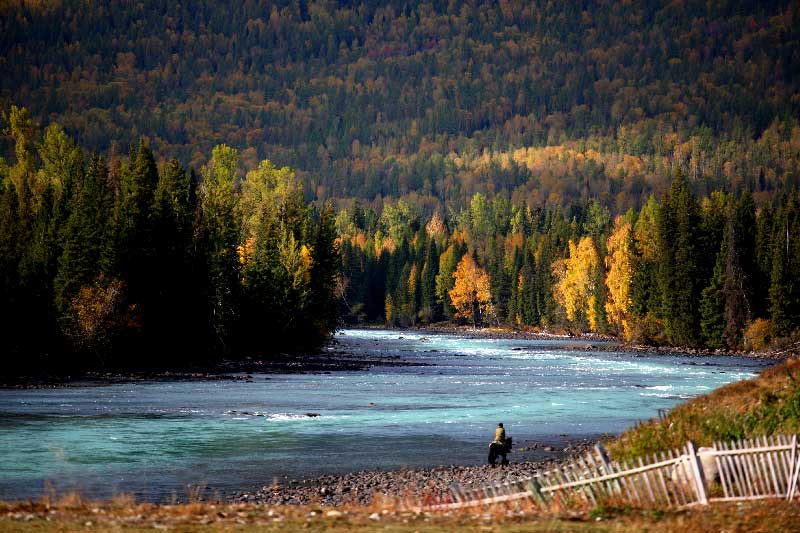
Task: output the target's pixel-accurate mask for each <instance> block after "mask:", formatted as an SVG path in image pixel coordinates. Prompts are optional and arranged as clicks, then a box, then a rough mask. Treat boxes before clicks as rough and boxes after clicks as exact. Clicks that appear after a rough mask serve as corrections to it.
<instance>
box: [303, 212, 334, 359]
mask: <svg viewBox="0 0 800 533" xmlns="http://www.w3.org/2000/svg"><path fill="white" fill-rule="evenodd" d="M336 237H337V235H336V216H335V213H334V211H333V206H332V205H331V204H330V203H326V204H325V205H324V206H323V207H322V209H321V210H320V214H319V221H318V223H317V229H316V232H315V234H314V240H313V243H312V246H311V272H310V275H311V278H310V284H309V303H308V305H307V309H308V311H309V313H310V316H311V317H313V322H312V323H313V328H312V330H311V332H310V336H309V340H310V341H311V342H310V346H312V347H319V346H321V344H322V342H323V341H325V340H327V339H328V338H329V337H330V335H331V333H333V331H334V330H335V329H336V327H337V326H338V325H339V300H338V294H337V288H338V287H337V281H338V274H339V265H340V264H341V257H340V256H339V246H338V245H337V243H336Z"/></svg>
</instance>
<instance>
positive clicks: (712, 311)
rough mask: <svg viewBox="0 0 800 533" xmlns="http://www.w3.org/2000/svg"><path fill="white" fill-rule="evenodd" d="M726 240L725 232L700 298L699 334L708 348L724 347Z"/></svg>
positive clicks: (726, 234)
mask: <svg viewBox="0 0 800 533" xmlns="http://www.w3.org/2000/svg"><path fill="white" fill-rule="evenodd" d="M727 240H728V231H726V232H725V240H724V241H723V242H722V243H721V245H720V249H719V251H718V252H717V254H716V258H717V259H716V264H715V266H714V275H713V276H712V277H711V281H710V283H709V285H708V286H707V287H705V288H704V289H703V291H702V293H701V297H700V332H701V334H702V336H703V342H704V343H705V345H706V346H708V347H709V348H721V347H722V346H723V345H724V335H723V334H724V331H725V316H724V314H725V297H724V288H725V283H726V276H725V270H726V268H725V264H726V258H727V257H728V251H727V249H728V245H727Z"/></svg>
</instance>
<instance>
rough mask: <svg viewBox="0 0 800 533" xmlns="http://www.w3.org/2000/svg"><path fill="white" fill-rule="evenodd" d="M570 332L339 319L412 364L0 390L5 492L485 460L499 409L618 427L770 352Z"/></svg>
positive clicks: (567, 431) (372, 347)
mask: <svg viewBox="0 0 800 533" xmlns="http://www.w3.org/2000/svg"><path fill="white" fill-rule="evenodd" d="M574 344H575V341H573V340H569V339H564V340H549V339H548V340H522V339H488V338H473V337H463V336H458V335H442V334H425V333H419V332H398V331H387V330H344V331H341V332H339V333H338V334H337V335H336V344H335V346H334V347H332V348H331V349H332V350H333V349H334V348H335V350H338V351H345V352H349V353H355V354H360V355H381V356H384V357H385V356H399V357H401V358H402V359H403V360H406V361H408V362H410V363H416V365H412V366H382V367H374V368H372V369H370V370H365V371H337V372H331V373H324V374H313V373H312V374H286V375H276V374H254V375H253V379H252V380H251V381H175V382H164V381H153V382H136V383H129V384H115V385H108V386H91V387H89V386H87V387H68V388H59V389H28V390H12V389H6V390H0V458H2V459H1V460H0V498H2V499H11V500H16V499H25V498H37V497H39V496H41V495H42V494H43V493H46V492H47V491H48V490H51V489H55V490H56V491H58V492H59V493H62V492H64V491H67V490H79V491H81V492H82V493H83V494H85V495H87V496H91V497H109V496H112V495H114V494H116V493H133V494H134V495H135V496H136V497H137V498H139V499H146V500H151V501H169V500H170V499H173V498H177V499H179V500H185V499H186V498H187V494H188V493H190V492H192V491H193V490H195V488H197V487H206V489H205V490H206V494H218V495H220V496H223V497H224V496H226V495H230V494H233V493H235V492H237V491H240V490H251V489H252V488H255V487H261V486H263V485H265V484H270V483H272V482H273V480H274V479H276V478H277V479H279V480H283V479H287V478H288V479H301V478H305V477H309V476H315V475H320V474H327V473H343V472H347V471H353V470H362V469H392V468H401V467H417V466H434V465H440V464H477V463H481V462H482V461H484V460H485V452H486V444H487V443H488V442H489V441H490V440H491V438H492V436H493V434H494V427H495V426H496V424H497V422H500V421H502V422H504V423H505V427H506V428H507V432H508V434H510V435H513V436H514V438H515V441H516V442H521V441H524V440H538V441H543V442H550V441H553V440H557V439H558V438H559V437H560V436H563V435H569V436H571V437H584V436H585V437H593V436H597V435H600V434H603V433H618V432H620V431H622V430H623V429H624V428H625V427H626V426H628V425H629V424H631V423H633V422H635V421H637V420H640V419H647V418H650V417H653V416H656V415H657V413H658V411H659V410H660V409H669V408H671V407H672V406H674V405H675V404H677V403H679V402H680V401H682V400H684V399H687V398H691V397H693V396H695V395H698V394H703V393H706V392H709V391H711V390H713V389H715V388H717V387H719V386H721V385H724V384H726V383H730V382H733V381H737V380H741V379H746V378H750V377H753V376H755V375H756V374H757V373H758V371H759V370H760V369H761V368H762V367H763V366H764V363H763V362H761V361H758V360H754V359H747V358H738V357H682V356H665V355H642V354H630V353H622V352H604V351H596V352H595V351H580V350H575V349H569V350H567V349H564V347H566V346H567V345H574ZM308 414H313V415H318V416H308ZM511 459H512V460H513V459H514V456H513V454H512V456H511ZM191 487H194V488H191Z"/></svg>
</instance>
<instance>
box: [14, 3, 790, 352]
mask: <svg viewBox="0 0 800 533" xmlns="http://www.w3.org/2000/svg"><path fill="white" fill-rule="evenodd" d="M0 14H1V15H2V16H0V31H2V35H3V37H2V38H1V39H0V65H2V67H3V73H4V75H3V76H2V77H0V105H1V106H2V109H3V110H4V111H5V113H4V115H3V122H4V123H3V127H4V132H5V133H6V135H4V136H3V137H2V139H0V152H2V154H3V155H4V158H3V159H2V160H1V161H0V179H1V180H2V197H0V200H2V207H0V216H2V220H0V239H2V242H0V247H2V251H1V253H0V261H2V265H0V269H2V273H1V274H0V275H2V280H0V281H2V289H1V290H2V291H3V294H2V310H1V311H0V312H2V316H1V317H0V321H1V322H0V323H2V324H3V326H4V329H6V330H7V331H8V333H5V332H4V333H3V335H4V338H7V339H9V341H8V345H9V346H10V347H11V351H10V352H9V353H31V354H38V355H40V356H41V358H44V359H45V360H47V361H50V362H55V361H58V360H59V358H60V357H62V356H61V355H48V354H64V353H66V354H73V355H74V357H76V358H78V359H76V360H81V361H86V362H87V364H90V365H92V364H96V363H97V362H98V361H99V362H102V363H103V364H113V363H115V362H116V363H119V362H125V363H133V364H137V363H138V362H139V361H136V358H142V357H144V358H147V357H149V358H151V359H153V360H158V361H163V360H165V359H164V358H163V357H162V356H163V354H164V353H174V354H175V355H174V356H173V358H174V359H175V360H178V358H180V357H190V356H189V355H188V354H189V353H200V354H203V356H204V357H211V356H212V355H219V354H229V355H231V354H235V355H238V356H241V355H244V354H250V353H254V352H258V351H259V350H264V349H265V348H264V347H265V346H269V349H270V350H278V349H290V348H298V347H313V346H318V345H319V343H320V342H322V341H323V340H324V339H325V338H326V336H327V335H328V333H329V332H330V331H331V330H332V329H333V328H334V327H335V326H336V324H337V320H338V317H340V316H341V317H342V318H343V319H344V320H346V321H348V322H351V323H358V322H371V323H388V324H391V325H412V324H426V323H431V322H437V321H440V320H457V321H462V322H465V323H470V324H475V325H477V324H479V323H480V324H493V323H507V324H513V325H516V326H518V327H533V328H544V329H547V330H551V331H557V330H558V331H564V330H568V331H572V332H583V331H595V332H603V333H613V334H617V335H620V336H621V337H623V338H625V339H626V340H630V341H644V342H651V343H667V344H680V345H693V346H707V347H713V348H716V347H730V348H739V347H748V348H763V347H765V346H767V345H768V344H769V343H771V342H778V343H781V342H785V341H786V340H787V339H789V340H791V339H793V338H795V337H797V336H798V335H800V332H799V331H798V330H799V328H800V281H798V280H800V197H798V188H800V83H798V75H800V46H798V45H800V6H798V4H797V2H795V1H784V2H770V3H763V5H762V3H754V2H745V1H735V0H731V1H722V2H698V1H690V0H685V1H672V2H666V1H655V0H652V1H644V2H614V1H599V2H567V3H564V2H518V1H514V0H501V1H497V2H493V1H488V2H443V1H438V0H436V1H432V2H407V1H404V2H397V1H386V2H359V1H341V2H333V1H325V0H322V1H318V2H309V1H299V0H289V1H276V2H266V1H255V0H251V1H246V2H241V3H235V4H233V5H231V4H228V3H224V2H214V1H211V0H205V1H200V2H193V3H191V4H185V3H183V4H181V3H175V2H166V1H163V0H162V1H146V2H139V3H128V2H117V1H110V0H103V1H99V2H85V1H80V0H62V1H60V2H34V1H23V0H18V1H14V0H10V1H7V2H3V3H2V6H0ZM15 105H20V106H24V108H17V107H14V106H15ZM26 109H27V111H26ZM48 124H49V126H47V127H44V125H48ZM290 169H291V170H290ZM339 259H341V261H340V260H339ZM31 324H36V327H35V328H33V329H32V328H31ZM187 343H188V344H187ZM156 346H158V349H153V348H154V347H156ZM186 346H189V349H188V350H187V349H186ZM194 348H197V349H196V350H195V349H194ZM142 354H150V355H142ZM65 357H66V356H65ZM191 357H193V356H191ZM166 360H172V359H171V358H166ZM36 361H38V360H34V359H31V362H32V364H38V363H36ZM141 362H142V363H147V361H141ZM66 363H67V361H65V364H66Z"/></svg>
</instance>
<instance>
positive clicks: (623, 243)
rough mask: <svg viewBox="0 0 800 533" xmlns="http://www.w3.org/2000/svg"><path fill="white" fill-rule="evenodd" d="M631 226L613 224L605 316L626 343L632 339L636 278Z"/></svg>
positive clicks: (618, 220)
mask: <svg viewBox="0 0 800 533" xmlns="http://www.w3.org/2000/svg"><path fill="white" fill-rule="evenodd" d="M631 239H632V228H631V223H630V222H628V221H626V220H625V219H624V218H622V217H617V218H616V220H615V221H614V231H613V232H612V233H611V235H609V237H608V241H607V244H606V246H607V248H608V255H607V256H606V268H607V269H608V274H607V275H606V287H608V296H607V298H606V305H605V308H606V315H607V316H608V320H609V322H610V323H611V324H612V325H613V326H614V328H615V329H616V331H617V332H618V333H621V334H622V336H623V337H624V338H625V340H626V341H630V340H631V337H632V333H631V324H630V318H631V317H630V306H631V297H630V289H631V279H632V278H633V260H634V258H633V251H632V249H631Z"/></svg>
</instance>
